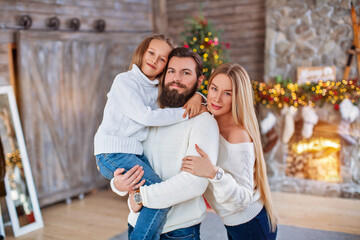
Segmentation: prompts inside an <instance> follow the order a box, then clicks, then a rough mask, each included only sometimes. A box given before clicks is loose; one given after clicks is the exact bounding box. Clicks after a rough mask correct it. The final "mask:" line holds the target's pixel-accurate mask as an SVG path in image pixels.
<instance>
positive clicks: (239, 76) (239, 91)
mask: <svg viewBox="0 0 360 240" xmlns="http://www.w3.org/2000/svg"><path fill="white" fill-rule="evenodd" d="M218 74H226V75H227V76H228V77H229V78H230V79H231V82H232V115H233V118H234V120H235V123H236V124H237V125H240V126H241V125H242V126H243V127H244V128H245V129H246V131H247V132H248V134H249V135H250V137H251V139H252V140H253V142H254V145H255V165H254V182H255V186H256V187H257V188H258V189H259V191H260V194H261V199H262V201H263V203H264V205H265V208H266V211H267V215H268V218H269V220H270V224H271V229H272V231H275V229H276V224H277V214H276V211H275V209H274V207H273V203H272V200H271V193H270V187H269V183H268V179H267V174H266V163H265V159H264V154H263V150H262V144H261V139H260V130H259V124H258V120H257V117H256V113H255V108H254V93H253V90H252V84H251V81H250V78H249V75H248V73H247V72H246V70H245V69H244V68H243V67H242V66H241V65H239V64H231V63H225V64H222V65H221V66H219V67H218V68H216V70H215V71H214V72H213V73H212V74H211V76H210V79H209V86H210V84H211V82H212V80H213V79H214V77H215V76H216V75H218Z"/></svg>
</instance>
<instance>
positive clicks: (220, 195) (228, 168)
mask: <svg viewBox="0 0 360 240" xmlns="http://www.w3.org/2000/svg"><path fill="white" fill-rule="evenodd" d="M254 164H255V151H254V144H253V143H251V142H244V143H237V144H231V143H229V142H228V141H226V139H225V138H223V137H222V136H220V146H219V157H218V161H217V166H219V167H220V168H222V169H223V170H224V172H225V174H224V175H223V177H222V178H221V179H220V180H219V181H217V180H213V179H211V180H210V183H211V184H209V187H208V189H207V190H206V192H205V198H206V199H207V200H208V202H209V204H210V206H211V207H212V208H213V209H214V210H215V212H216V213H217V214H218V215H219V216H220V217H221V218H222V220H223V223H224V224H225V225H228V226H235V225H239V224H242V223H245V222H248V221H250V220H251V219H253V218H254V217H255V216H256V215H257V214H258V213H259V212H260V211H261V209H262V207H263V203H262V201H261V199H260V193H259V191H258V190H254V189H255V184H254Z"/></svg>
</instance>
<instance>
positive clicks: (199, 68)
mask: <svg viewBox="0 0 360 240" xmlns="http://www.w3.org/2000/svg"><path fill="white" fill-rule="evenodd" d="M172 57H179V58H187V57H190V58H192V59H194V61H195V62H196V69H195V70H196V77H197V78H199V77H201V76H202V75H203V68H204V64H203V60H202V59H201V57H200V55H199V54H197V53H194V52H193V51H192V50H191V49H190V48H185V47H177V48H174V49H173V50H172V51H171V52H170V54H169V57H168V63H167V64H166V67H165V69H167V67H168V65H169V62H170V59H171V58H172ZM164 77H165V76H164Z"/></svg>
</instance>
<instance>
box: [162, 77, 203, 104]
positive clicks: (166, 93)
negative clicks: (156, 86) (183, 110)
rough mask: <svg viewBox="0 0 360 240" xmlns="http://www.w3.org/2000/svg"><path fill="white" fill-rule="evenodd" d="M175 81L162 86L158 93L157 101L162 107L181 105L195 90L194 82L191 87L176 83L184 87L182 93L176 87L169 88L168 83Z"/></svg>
mask: <svg viewBox="0 0 360 240" xmlns="http://www.w3.org/2000/svg"><path fill="white" fill-rule="evenodd" d="M174 83H176V82H175V81H172V82H170V83H168V84H167V85H166V86H164V87H163V88H162V90H161V93H160V95H159V103H160V105H161V106H162V107H171V108H174V107H182V106H184V105H185V103H186V102H187V101H188V100H189V99H190V98H191V97H192V96H193V95H194V93H195V92H196V90H197V84H194V86H193V87H192V88H190V89H189V88H186V86H185V85H183V84H181V83H177V85H178V86H179V87H182V88H185V89H186V90H185V91H184V92H183V93H181V94H180V93H178V92H177V90H176V89H172V90H170V85H171V84H174Z"/></svg>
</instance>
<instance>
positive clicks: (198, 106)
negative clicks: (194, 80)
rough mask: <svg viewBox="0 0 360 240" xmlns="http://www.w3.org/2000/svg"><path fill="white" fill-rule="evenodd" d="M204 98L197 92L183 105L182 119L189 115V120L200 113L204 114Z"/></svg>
mask: <svg viewBox="0 0 360 240" xmlns="http://www.w3.org/2000/svg"><path fill="white" fill-rule="evenodd" d="M204 103H205V104H206V98H205V97H204V96H203V95H202V94H201V93H199V92H196V93H195V94H194V96H192V97H191V98H190V99H189V100H188V101H187V102H186V103H185V105H184V107H183V108H184V109H186V110H185V113H184V115H183V117H186V115H188V114H189V118H193V117H195V116H197V115H199V114H200V113H203V112H206V111H207V109H206V106H204Z"/></svg>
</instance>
